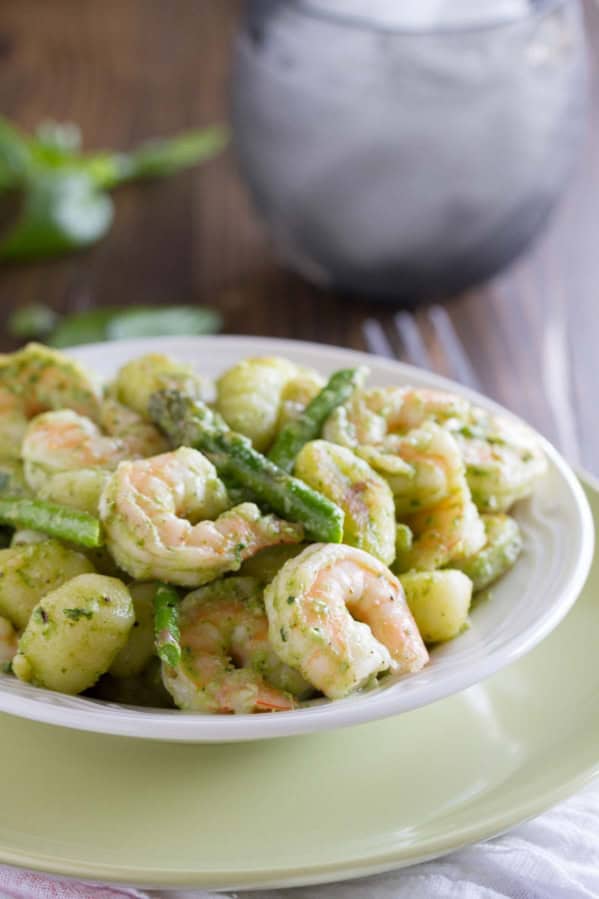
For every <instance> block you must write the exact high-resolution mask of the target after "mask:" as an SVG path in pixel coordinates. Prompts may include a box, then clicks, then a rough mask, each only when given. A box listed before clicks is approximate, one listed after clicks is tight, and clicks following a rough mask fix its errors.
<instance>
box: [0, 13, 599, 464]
mask: <svg viewBox="0 0 599 899" xmlns="http://www.w3.org/2000/svg"><path fill="white" fill-rule="evenodd" d="M237 15H238V3H237V2H234V0H217V2H214V0H103V2H101V3H98V2H96V0H78V2H74V0H52V2H51V3H42V2H39V0H19V2H17V3H4V4H2V5H1V7H0V112H1V113H2V114H5V115H7V116H9V117H11V118H13V119H14V120H16V121H17V122H18V123H20V124H21V125H23V126H24V127H26V128H33V127H34V126H35V125H36V124H37V123H38V122H39V121H40V120H41V119H43V118H48V117H50V118H56V119H71V120H73V121H76V122H78V123H79V124H80V125H81V127H82V129H83V133H84V135H85V140H86V144H87V146H89V147H94V148H96V147H102V146H109V147H115V148H126V147H128V146H132V145H133V144H135V143H136V142H138V141H140V140H143V139H145V138H147V137H150V136H155V135H167V134H170V133H172V132H175V131H177V130H178V129H185V128H188V127H191V126H195V125H201V124H204V123H206V124H208V123H211V122H213V121H216V120H222V119H224V118H225V117H226V92H227V91H226V88H227V75H228V66H229V48H230V43H231V39H232V35H233V33H234V29H235V24H236V19H237ZM587 19H588V27H589V34H590V37H591V43H593V42H594V43H595V44H596V45H599V10H598V9H597V7H596V6H594V5H591V2H590V0H589V3H588V7H587ZM594 69H595V70H594V72H593V81H594V85H593V89H594V92H595V105H596V94H597V88H598V86H599V78H598V77H597V67H596V66H594ZM598 234H599V121H598V120H597V117H596V116H595V117H594V119H593V122H592V126H591V129H590V134H589V139H588V142H587V146H586V148H585V151H584V153H583V155H582V158H581V161H580V165H579V168H578V171H577V173H576V176H575V178H574V180H573V182H572V184H571V188H570V190H569V192H568V194H567V196H566V198H565V200H564V202H563V203H562V205H561V207H560V209H559V210H558V212H557V214H556V215H555V216H554V218H553V221H552V224H551V226H550V228H549V229H548V230H547V231H546V232H545V234H544V235H543V237H542V239H541V240H540V241H539V242H538V243H537V245H536V246H535V247H534V248H533V249H532V250H531V251H530V252H529V253H528V254H527V255H526V256H525V258H523V259H522V260H520V261H519V262H518V263H517V264H516V265H514V266H513V267H512V268H511V269H510V270H509V271H507V272H506V273H505V274H503V275H502V276H501V277H499V278H496V279H495V280H493V281H492V282H491V283H489V284H488V285H486V286H485V287H482V288H480V289H477V290H473V291H470V292H468V293H466V294H464V295H462V296H459V297H456V298H455V299H453V300H452V301H451V302H450V303H449V304H448V307H447V308H448V311H449V314H450V316H451V319H452V320H453V323H454V325H455V328H456V330H457V332H458V333H459V335H460V336H461V338H462V340H463V342H464V343H465V345H466V346H467V349H468V352H469V354H470V357H471V360H472V362H473V364H474V367H475V369H476V371H477V373H478V377H479V379H480V381H481V383H482V386H483V389H484V390H485V391H486V392H488V393H489V394H490V395H492V396H494V397H495V398H497V399H498V400H499V401H501V402H502V403H504V404H505V405H506V406H508V407H510V408H511V409H513V410H515V411H516V412H518V413H520V414H521V415H523V416H524V417H525V418H527V419H528V420H529V421H530V422H532V423H533V424H535V425H536V426H537V427H538V428H539V429H540V430H541V431H543V432H544V433H546V434H547V435H548V436H549V437H550V438H552V439H554V440H556V441H561V442H562V445H563V446H564V449H565V450H566V452H567V453H568V454H569V455H570V456H571V458H572V459H573V461H575V462H578V461H580V462H581V463H582V464H584V465H586V466H587V467H589V468H591V469H595V471H597V472H599V427H597V424H598V417H597V400H596V393H595V391H596V390H597V389H599V316H598V315H597V311H596V310H597V299H598V298H599V250H598ZM0 291H1V298H2V307H1V310H2V311H1V313H0V314H2V315H3V316H4V315H6V314H7V313H8V312H9V311H10V310H11V309H12V308H13V307H14V306H16V305H21V304H26V303H29V302H31V301H44V302H47V303H49V304H51V305H52V306H53V307H55V308H56V309H59V310H74V309H80V308H86V307H88V306H90V305H92V304H121V303H140V302H144V303H168V302H173V301H174V302H194V303H206V304H210V305H213V306H218V307H219V308H220V309H221V310H222V311H223V313H224V315H225V321H226V330H227V332H229V333H245V334H258V335H274V336H293V337H295V338H299V339H305V340H317V341H324V342H330V343H336V344H340V345H344V346H350V347H356V348H360V349H362V348H364V337H363V330H362V326H363V322H364V319H365V318H366V317H367V316H372V315H374V316H376V317H377V318H378V319H379V320H380V321H381V322H382V323H383V324H384V325H385V326H389V325H390V324H391V321H392V315H393V310H391V309H390V308H388V307H385V306H381V305H378V304H370V303H367V302H366V301H365V300H356V299H349V298H347V297H344V296H340V295H335V294H331V293H323V292H321V291H319V290H317V289H315V288H313V287H312V286H310V285H309V284H307V283H305V282H304V281H303V280H301V279H300V278H298V277H296V276H295V275H293V274H291V273H289V272H287V271H285V270H284V269H283V268H282V267H281V266H280V265H279V264H278V263H277V260H276V258H275V257H274V254H273V252H272V250H271V248H270V246H269V243H268V239H267V237H266V235H265V234H264V232H263V231H262V229H261V227H260V224H259V222H258V221H257V220H256V218H255V217H254V214H253V212H252V210H251V209H250V206H249V202H248V198H247V195H246V193H245V190H244V187H243V185H242V184H241V182H240V180H239V177H238V175H237V173H236V170H235V165H234V162H233V159H232V158H231V155H230V154H226V155H225V156H223V157H221V158H220V159H219V160H217V161H215V162H212V163H210V164H209V165H208V166H206V167H204V168H201V169H198V170H196V171H194V172H191V173H186V174H182V175H179V176H177V177H176V178H174V179H172V180H170V181H168V182H163V183H155V184H152V185H149V186H146V187H144V188H134V187H132V188H129V189H126V190H123V191H121V193H120V194H119V198H118V203H117V217H116V222H115V224H114V227H113V229H112V232H111V233H110V235H109V236H108V238H107V239H106V240H104V241H103V242H102V243H101V244H100V245H98V246H97V247H95V248H94V249H93V250H91V251H89V252H86V253H84V254H81V255H74V256H71V257H69V258H67V259H64V260H60V261H57V262H50V263H40V264H36V265H29V266H21V267H12V268H4V269H3V270H2V272H1V273H0ZM422 327H423V330H424V332H425V335H426V337H427V340H428V341H429V348H430V350H431V352H432V354H433V356H434V358H435V359H436V361H437V364H438V366H439V368H440V370H442V371H443V370H444V369H445V368H446V365H445V360H444V358H443V353H442V352H441V350H440V348H439V346H438V345H437V344H436V342H435V339H434V336H433V335H432V334H431V333H430V328H429V327H428V323H427V322H425V321H423V324H422ZM11 346H12V345H11V344H10V342H9V340H8V338H6V337H3V338H2V349H9V348H11ZM544 382H545V383H544ZM555 382H557V383H555ZM563 401H565V403H566V406H565V409H564V410H562V408H561V407H560V403H561V404H562V405H563ZM570 409H571V410H574V415H573V416H571V413H570V411H569V410H570ZM558 418H559V419H560V421H561V427H559V426H558V424H557V421H556V419H558ZM564 419H567V420H564ZM577 444H579V445H580V447H581V449H580V452H579V453H578V454H577V446H576V445H577ZM577 455H578V458H577Z"/></svg>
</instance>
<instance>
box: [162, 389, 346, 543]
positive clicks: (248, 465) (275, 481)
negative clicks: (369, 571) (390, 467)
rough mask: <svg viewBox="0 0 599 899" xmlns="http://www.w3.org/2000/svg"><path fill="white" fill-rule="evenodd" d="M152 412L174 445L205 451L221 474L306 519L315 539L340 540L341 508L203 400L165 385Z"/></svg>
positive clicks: (280, 510)
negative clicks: (265, 453) (264, 452)
mask: <svg viewBox="0 0 599 899" xmlns="http://www.w3.org/2000/svg"><path fill="white" fill-rule="evenodd" d="M149 413H150V417H151V418H152V419H153V421H155V422H156V424H157V425H159V427H161V428H162V430H163V431H165V433H166V434H167V435H168V436H169V438H170V439H171V441H172V442H173V444H174V445H176V446H193V447H195V448H196V449H199V450H201V451H202V452H203V453H205V455H206V456H207V457H208V458H209V459H210V461H211V462H212V463H213V465H214V466H215V468H216V470H217V471H218V473H219V474H220V475H221V477H223V478H225V480H232V481H233V482H235V483H236V484H238V485H240V486H241V487H243V488H244V489H246V490H248V491H249V492H250V494H251V495H252V496H253V497H256V498H257V499H258V501H260V502H263V503H266V504H267V505H268V506H269V507H270V508H271V509H272V510H273V511H274V512H276V513H277V515H280V516H281V517H282V518H286V519H289V520H291V521H298V522H301V523H302V524H303V525H304V528H305V530H306V534H307V536H308V537H310V538H311V539H312V540H319V541H322V542H324V543H340V542H341V539H342V537H343V512H342V511H341V509H340V508H339V507H338V506H336V505H335V504H334V503H332V502H331V501H330V500H328V499H327V498H326V497H324V496H323V495H322V494H321V493H317V492H316V491H315V490H313V489H312V488H311V487H308V485H307V484H304V482H303V481H300V480H299V479H298V478H294V477H291V475H289V474H287V472H285V471H282V470H281V469H280V468H278V467H277V466H276V465H275V464H274V463H273V462H271V461H270V460H269V459H267V458H266V457H265V456H263V455H261V454H260V453H258V452H256V450H254V449H253V448H252V446H251V444H250V442H249V440H248V439H247V438H246V437H243V436H242V435H241V434H237V433H235V431H231V430H230V429H229V428H228V427H227V425H226V424H225V423H224V421H223V420H222V418H221V417H220V416H219V415H218V414H216V413H215V412H213V411H212V410H211V409H209V408H208V406H206V405H205V404H204V403H201V402H199V401H196V400H193V399H190V398H189V397H186V396H184V395H183V394H182V393H180V392H179V391H177V390H161V391H159V392H158V393H155V394H153V395H152V396H151V397H150V406H149Z"/></svg>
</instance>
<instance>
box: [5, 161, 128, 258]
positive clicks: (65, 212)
mask: <svg viewBox="0 0 599 899" xmlns="http://www.w3.org/2000/svg"><path fill="white" fill-rule="evenodd" d="M112 217H113V206H112V200H111V199H110V197H109V196H108V194H104V193H100V192H99V191H98V189H97V187H96V185H95V183H94V181H93V180H92V179H91V178H90V177H89V176H88V175H86V174H85V173H83V172H69V171H61V170H55V171H53V172H52V173H51V174H48V173H46V172H37V173H36V175H35V176H33V177H31V178H30V179H29V182H28V186H27V190H26V192H25V202H24V205H23V209H22V211H21V215H20V218H19V219H18V221H17V222H16V224H15V225H14V226H13V228H12V229H11V230H10V231H9V233H8V235H7V236H6V237H5V239H4V240H3V241H2V243H0V259H2V260H11V261H17V260H26V259H33V258H39V257H41V256H53V255H56V254H57V253H61V252H64V251H66V250H75V249H80V248H82V247H86V246H89V245H90V244H92V243H95V242H96V241H97V240H99V239H100V238H101V237H103V236H104V235H105V234H106V232H107V231H108V229H109V228H110V225H111V223H112Z"/></svg>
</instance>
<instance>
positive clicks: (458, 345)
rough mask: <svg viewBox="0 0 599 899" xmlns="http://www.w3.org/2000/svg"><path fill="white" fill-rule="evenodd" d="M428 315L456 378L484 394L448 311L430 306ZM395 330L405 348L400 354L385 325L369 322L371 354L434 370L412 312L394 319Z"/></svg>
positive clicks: (366, 327)
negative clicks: (399, 359) (398, 359)
mask: <svg viewBox="0 0 599 899" xmlns="http://www.w3.org/2000/svg"><path fill="white" fill-rule="evenodd" d="M424 315H425V316H426V318H427V320H428V323H429V324H430V326H431V328H432V331H433V333H434V334H435V337H436V339H437V341H438V343H439V346H440V347H441V349H442V350H443V353H444V355H445V358H446V360H447V363H448V366H449V368H450V372H451V375H452V376H453V378H454V379H455V380H456V381H459V382H460V383H461V384H464V385H465V386H466V387H471V388H472V389H473V390H480V389H481V383H480V380H479V378H478V376H477V374H476V372H475V371H474V368H473V366H472V363H471V362H470V359H469V357H468V353H467V352H466V350H465V348H464V346H463V344H462V341H461V340H460V338H459V336H458V333H457V331H456V330H455V328H454V326H453V323H452V321H451V318H450V317H449V315H448V314H447V310H446V309H444V308H443V306H429V307H428V308H427V309H426V311H425V312H424ZM393 328H394V330H395V333H396V336H397V338H398V340H399V344H400V347H401V352H400V353H399V354H398V353H397V352H396V351H395V349H394V348H393V345H392V343H391V341H390V340H389V338H388V336H387V333H386V331H385V329H384V328H383V326H382V325H381V323H380V322H379V321H377V319H375V318H367V319H366V320H365V322H364V325H363V330H364V340H365V341H366V346H367V347H368V351H369V352H370V353H374V354H375V355H377V356H385V357H386V358H387V359H395V358H397V357H398V356H399V358H401V359H402V360H403V361H404V362H409V363H411V364H412V365H417V366H419V367H420V368H427V369H430V370H434V368H435V366H434V364H433V360H432V358H431V355H430V353H429V351H428V349H427V347H426V343H425V342H424V338H423V336H422V333H421V331H420V328H419V326H418V322H417V320H416V318H415V317H414V316H413V315H412V314H411V313H410V312H406V311H402V312H398V313H397V314H396V315H395V316H394V317H393Z"/></svg>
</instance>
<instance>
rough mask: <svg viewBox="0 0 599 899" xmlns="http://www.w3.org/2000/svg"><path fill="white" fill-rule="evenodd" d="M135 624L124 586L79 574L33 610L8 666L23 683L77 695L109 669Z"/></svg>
mask: <svg viewBox="0 0 599 899" xmlns="http://www.w3.org/2000/svg"><path fill="white" fill-rule="evenodd" d="M134 621H135V612H134V610H133V601H132V599H131V594H130V593H129V590H128V589H127V588H126V587H125V585H124V584H123V583H122V582H121V581H119V580H117V579H116V578H108V577H104V575H101V574H82V575H79V576H78V577H75V578H73V579H72V580H70V581H68V582H67V583H66V584H63V585H62V586H61V587H59V588H58V589H57V590H53V591H52V592H51V593H48V594H47V595H46V596H44V598H43V599H42V600H41V602H40V603H39V604H38V605H37V606H36V607H35V609H34V610H33V612H32V614H31V618H30V620H29V623H28V625H27V627H26V628H25V630H24V632H23V634H22V636H21V639H20V640H19V651H18V652H17V654H16V656H15V657H14V659H13V662H12V669H13V672H14V673H15V674H16V676H17V677H18V678H19V679H20V680H23V681H28V682H30V683H33V684H36V685H37V686H39V687H47V688H48V689H50V690H58V691H59V692H61V693H69V694H76V693H81V692H82V691H83V690H87V689H88V688H89V687H91V686H93V684H95V683H96V681H97V680H98V678H99V677H100V676H101V675H102V674H104V673H105V672H106V671H108V669H109V668H110V666H111V664H112V663H113V661H114V659H115V657H116V655H117V654H118V653H119V652H120V651H121V650H122V649H123V647H124V646H125V644H126V642H127V638H128V636H129V632H130V630H131V628H132V627H133V622H134Z"/></svg>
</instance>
